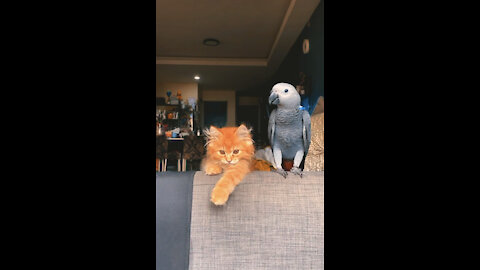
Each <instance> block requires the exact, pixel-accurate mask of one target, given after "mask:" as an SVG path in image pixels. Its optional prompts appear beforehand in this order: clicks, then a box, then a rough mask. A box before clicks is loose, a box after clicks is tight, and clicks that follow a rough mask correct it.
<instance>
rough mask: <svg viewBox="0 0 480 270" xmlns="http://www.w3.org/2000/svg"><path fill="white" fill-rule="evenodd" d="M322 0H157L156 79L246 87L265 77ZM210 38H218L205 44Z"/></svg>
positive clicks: (256, 83) (201, 84)
mask: <svg viewBox="0 0 480 270" xmlns="http://www.w3.org/2000/svg"><path fill="white" fill-rule="evenodd" d="M319 2H320V0H275V1H270V0H242V1H235V0H224V1H218V0H175V1H173V0H171V1H166V0H157V7H156V20H157V21H156V24H157V25H156V34H157V36H156V54H157V55H156V56H157V59H156V62H157V81H159V82H194V81H195V80H194V79H193V76H194V75H195V74H199V75H200V77H201V79H200V81H198V83H199V85H200V86H201V88H203V89H234V90H237V91H248V90H249V89H253V88H255V86H256V85H261V84H262V83H265V82H266V81H267V79H268V77H269V76H270V75H271V74H273V72H274V71H275V70H276V69H277V68H278V66H279V65H280V63H281V62H282V60H283V58H284V57H285V56H286V54H287V53H288V51H289V49H290V47H291V46H292V45H293V43H294V42H295V40H296V39H297V37H298V36H299V35H300V33H301V31H302V30H303V28H304V26H305V24H306V23H307V22H308V20H309V18H310V16H311V14H312V13H313V11H314V10H315V8H316V7H317V5H318V3H319ZM206 38H215V39H218V40H219V41H220V45H219V46H216V47H210V46H204V45H203V44H202V41H203V40H204V39H206Z"/></svg>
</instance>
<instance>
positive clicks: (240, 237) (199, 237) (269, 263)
mask: <svg viewBox="0 0 480 270" xmlns="http://www.w3.org/2000/svg"><path fill="white" fill-rule="evenodd" d="M304 174H305V175H304V176H303V178H300V177H299V176H296V175H292V174H289V175H288V177H287V179H284V178H283V177H281V176H280V175H279V174H276V173H273V172H252V173H250V174H249V175H247V177H246V178H245V179H244V180H243V181H242V182H241V183H240V185H239V186H237V188H236V189H235V191H234V192H233V194H232V195H231V196H230V198H229V200H228V202H227V204H226V205H224V206H215V205H213V204H212V203H211V202H210V201H209V199H210V192H211V190H212V188H213V186H214V185H215V183H216V182H217V181H218V179H219V178H220V177H221V175H217V176H207V175H205V174H204V173H203V172H197V173H196V174H195V176H194V180H193V196H192V214H191V228H190V262H189V269H192V270H199V269H208V270H211V269H252V270H253V269H276V270H277V269H323V172H304Z"/></svg>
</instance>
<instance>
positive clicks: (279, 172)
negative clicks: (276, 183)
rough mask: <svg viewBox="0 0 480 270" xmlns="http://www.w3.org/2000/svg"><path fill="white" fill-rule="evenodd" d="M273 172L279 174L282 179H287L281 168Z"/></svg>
mask: <svg viewBox="0 0 480 270" xmlns="http://www.w3.org/2000/svg"><path fill="white" fill-rule="evenodd" d="M274 172H276V173H278V174H280V175H281V176H283V178H287V172H286V171H284V170H283V169H282V168H277V170H275V171H274Z"/></svg>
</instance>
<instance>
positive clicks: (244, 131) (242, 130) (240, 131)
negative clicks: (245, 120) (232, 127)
mask: <svg viewBox="0 0 480 270" xmlns="http://www.w3.org/2000/svg"><path fill="white" fill-rule="evenodd" d="M251 131H252V130H251V129H248V128H247V127H246V126H245V125H244V124H241V125H240V126H239V127H238V128H237V131H236V132H235V133H236V134H237V136H238V137H239V138H240V139H241V140H246V141H247V143H249V144H251V143H252V136H251V135H250V132H251Z"/></svg>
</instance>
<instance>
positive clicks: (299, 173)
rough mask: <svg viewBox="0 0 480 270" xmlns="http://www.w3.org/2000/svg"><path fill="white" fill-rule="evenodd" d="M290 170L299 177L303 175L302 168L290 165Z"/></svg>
mask: <svg viewBox="0 0 480 270" xmlns="http://www.w3.org/2000/svg"><path fill="white" fill-rule="evenodd" d="M290 172H291V173H293V174H296V175H299V176H300V178H301V177H302V176H303V173H302V170H301V169H300V168H299V167H295V166H294V167H292V168H291V169H290Z"/></svg>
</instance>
